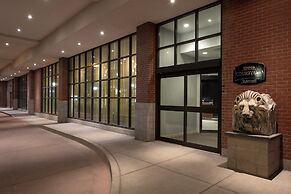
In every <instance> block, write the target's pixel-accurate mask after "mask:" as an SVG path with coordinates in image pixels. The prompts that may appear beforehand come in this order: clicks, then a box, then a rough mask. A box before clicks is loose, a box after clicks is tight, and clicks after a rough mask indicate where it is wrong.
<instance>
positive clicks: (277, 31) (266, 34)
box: [222, 0, 291, 160]
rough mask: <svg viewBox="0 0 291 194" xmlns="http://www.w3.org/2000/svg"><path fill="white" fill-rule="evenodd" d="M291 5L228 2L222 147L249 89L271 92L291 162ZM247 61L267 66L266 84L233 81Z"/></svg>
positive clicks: (286, 0)
mask: <svg viewBox="0 0 291 194" xmlns="http://www.w3.org/2000/svg"><path fill="white" fill-rule="evenodd" d="M290 5H291V3H290V1H289V0H279V1H278V0H267V1H264V0H256V1H252V0H246V1H240V0H225V1H223V14H222V16H223V20H222V21H223V29H222V34H223V35H222V147H224V148H226V147H227V143H226V142H227V141H226V136H225V135H224V132H225V131H228V130H231V129H232V126H231V121H232V113H231V110H232V106H233V101H234V98H235V96H236V95H237V94H239V93H241V92H243V91H245V90H248V89H250V90H255V91H258V92H261V93H268V94H270V95H271V96H272V98H273V99H274V100H275V102H276V103H277V108H278V109H277V110H278V112H277V117H278V130H279V132H280V133H282V134H283V157H284V159H289V160H290V159H291V63H290V62H291V61H290V59H291V44H290V42H291V34H290V27H291V9H290V8H291V6H290ZM246 62H262V63H264V64H265V66H266V69H267V70H266V71H267V73H266V75H267V77H266V82H264V83H261V84H257V85H252V86H246V85H244V86H242V85H237V84H234V83H233V82H232V75H233V69H234V67H235V66H236V65H239V64H241V63H246Z"/></svg>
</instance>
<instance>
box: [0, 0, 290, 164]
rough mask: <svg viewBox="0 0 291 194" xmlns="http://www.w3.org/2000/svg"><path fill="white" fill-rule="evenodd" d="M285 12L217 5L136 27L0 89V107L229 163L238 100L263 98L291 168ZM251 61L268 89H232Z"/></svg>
mask: <svg viewBox="0 0 291 194" xmlns="http://www.w3.org/2000/svg"><path fill="white" fill-rule="evenodd" d="M289 4H290V3H289V2H288V0H281V1H275V0H268V1H263V0H257V1H238V0H224V1H218V2H215V3H212V4H210V5H206V6H204V7H201V8H198V9H195V10H192V11H190V12H187V13H184V14H182V15H173V17H172V18H168V19H167V20H166V21H163V22H161V23H156V24H154V23H152V22H147V23H144V24H141V25H139V26H137V27H136V32H132V34H129V35H127V36H125V37H120V38H119V39H117V40H112V41H111V42H108V43H106V44H104V45H96V47H95V48H92V49H90V50H88V51H83V52H82V53H80V54H77V55H74V56H71V57H70V58H67V59H64V58H61V59H60V61H56V63H54V64H52V65H50V66H47V67H45V68H42V69H39V70H35V71H33V72H29V74H31V75H29V74H28V75H27V77H26V76H24V77H19V78H14V79H13V80H11V81H8V82H1V85H0V88H1V91H5V92H4V94H3V92H1V94H0V99H3V100H1V103H2V104H1V106H9V107H13V108H15V109H17V108H21V109H29V108H30V106H33V111H31V113H38V114H39V115H42V116H47V117H50V118H54V119H58V120H59V122H67V121H75V120H79V121H82V122H83V123H87V124H90V123H96V124H98V125H99V124H100V125H106V126H110V127H112V128H115V129H116V130H120V131H123V132H124V131H127V133H130V134H135V136H136V139H139V140H143V141H153V140H155V139H159V140H163V141H168V142H173V143H177V144H181V145H185V146H190V147H195V148H199V149H204V150H208V151H213V152H217V153H221V154H227V138H226V136H225V134H224V133H225V132H226V131H230V130H232V106H233V101H234V99H235V97H236V95H238V94H239V93H241V92H243V91H246V90H254V91H258V92H260V93H268V94H270V95H271V96H272V98H273V99H274V100H275V102H276V103H277V107H278V109H277V110H278V111H277V121H278V132H279V133H282V134H283V140H282V150H283V151H282V158H283V159H284V165H285V167H286V168H289V169H290V168H291V162H290V161H291V103H290V101H288V100H289V99H290V97H291V90H290V89H291V66H290V50H291V48H290V46H291V45H290V13H291V10H290V5H289ZM249 62H255V63H263V64H264V65H265V67H266V72H267V73H266V81H265V82H263V83H259V84H255V85H239V84H236V83H234V82H233V70H234V69H235V67H236V66H238V65H240V64H243V63H249ZM26 85H27V86H26ZM9 88H11V91H10V89H9ZM32 88H33V89H32ZM30 91H33V95H32V94H30V96H29V93H31V92H30ZM32 100H33V103H29V102H31V101H32ZM31 104H33V105H31ZM26 106H28V107H26ZM49 115H54V116H49Z"/></svg>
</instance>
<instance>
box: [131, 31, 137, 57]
mask: <svg viewBox="0 0 291 194" xmlns="http://www.w3.org/2000/svg"><path fill="white" fill-rule="evenodd" d="M131 54H136V35H133V36H132V41H131Z"/></svg>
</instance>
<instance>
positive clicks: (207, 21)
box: [199, 5, 221, 37]
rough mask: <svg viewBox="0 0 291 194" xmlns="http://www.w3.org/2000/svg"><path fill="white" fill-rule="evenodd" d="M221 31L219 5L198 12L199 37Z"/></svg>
mask: <svg viewBox="0 0 291 194" xmlns="http://www.w3.org/2000/svg"><path fill="white" fill-rule="evenodd" d="M219 32H221V13H220V5H217V6H215V7H212V8H209V9H206V10H203V11H200V12H199V37H203V36H207V35H211V34H215V33H219Z"/></svg>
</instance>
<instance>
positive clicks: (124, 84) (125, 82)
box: [119, 78, 129, 97]
mask: <svg viewBox="0 0 291 194" xmlns="http://www.w3.org/2000/svg"><path fill="white" fill-rule="evenodd" d="M119 92H120V97H129V79H128V78H125V79H121V80H120V90H119Z"/></svg>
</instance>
